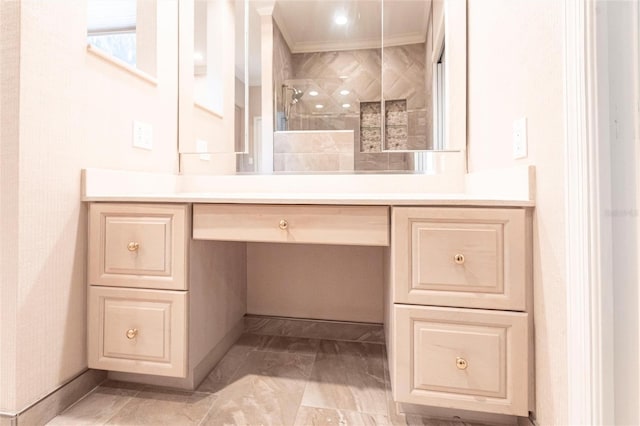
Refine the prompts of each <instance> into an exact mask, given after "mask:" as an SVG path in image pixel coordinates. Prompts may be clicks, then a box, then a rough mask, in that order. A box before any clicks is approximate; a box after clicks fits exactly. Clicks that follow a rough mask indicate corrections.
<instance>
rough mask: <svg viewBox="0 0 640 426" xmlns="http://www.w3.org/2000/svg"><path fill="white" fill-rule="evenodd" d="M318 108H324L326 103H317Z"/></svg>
mask: <svg viewBox="0 0 640 426" xmlns="http://www.w3.org/2000/svg"><path fill="white" fill-rule="evenodd" d="M316 108H317V109H322V108H324V105H322V104H317V105H316Z"/></svg>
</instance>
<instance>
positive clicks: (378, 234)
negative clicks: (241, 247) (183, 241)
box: [193, 204, 389, 246]
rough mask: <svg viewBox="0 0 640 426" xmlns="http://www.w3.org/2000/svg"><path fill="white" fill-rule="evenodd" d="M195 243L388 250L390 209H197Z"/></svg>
mask: <svg viewBox="0 0 640 426" xmlns="http://www.w3.org/2000/svg"><path fill="white" fill-rule="evenodd" d="M193 238H194V239H201V240H226V241H258V242H274V243H311V244H314V243H315V244H348V245H370V246H387V245H389V209H388V207H386V206H363V207H360V206H271V205H266V206H265V205H226V204H205V205H195V206H194V207H193Z"/></svg>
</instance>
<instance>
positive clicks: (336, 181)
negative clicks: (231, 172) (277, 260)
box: [82, 166, 535, 207]
mask: <svg viewBox="0 0 640 426" xmlns="http://www.w3.org/2000/svg"><path fill="white" fill-rule="evenodd" d="M336 188H340V191H336ZM82 200H83V201H91V202H142V203H147V202H148V203H151V202H162V203H218V204H222V203H225V204H226V203H229V204H333V205H392V206H394V205H398V206H400V205H401V206H408V205H415V206H429V205H439V206H495V207H532V206H534V205H535V202H534V199H533V167H532V166H525V167H518V168H514V169H505V170H504V171H491V172H489V173H482V174H475V175H474V174H472V175H465V176H462V177H456V176H453V177H452V176H444V175H431V176H427V175H331V176H329V175H298V176H296V175H266V176H260V175H250V176H246V175H241V176H178V175H171V174H158V173H141V172H128V171H116V170H102V169H87V170H84V171H83V197H82Z"/></svg>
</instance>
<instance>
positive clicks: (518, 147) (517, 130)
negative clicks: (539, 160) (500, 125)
mask: <svg viewBox="0 0 640 426" xmlns="http://www.w3.org/2000/svg"><path fill="white" fill-rule="evenodd" d="M526 157H527V118H526V117H522V118H519V119H517V120H516V121H514V122H513V159H514V160H517V159H520V158H526Z"/></svg>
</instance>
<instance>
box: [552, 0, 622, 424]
mask: <svg viewBox="0 0 640 426" xmlns="http://www.w3.org/2000/svg"><path fill="white" fill-rule="evenodd" d="M564 12H565V14H564V18H565V22H564V24H565V25H564V31H565V35H564V52H565V58H564V59H565V60H564V62H565V66H564V81H565V142H566V143H565V188H564V190H565V221H566V227H567V232H566V240H565V243H566V259H565V260H566V283H567V285H566V291H567V295H566V300H567V362H566V368H567V377H568V386H567V389H568V396H567V397H568V407H567V409H568V413H567V416H568V417H567V419H568V421H567V423H568V424H575V425H590V424H607V423H610V422H608V421H607V419H610V418H611V417H610V415H611V413H609V412H608V409H607V406H608V405H607V403H606V400H607V389H608V386H607V377H608V376H610V374H611V371H610V369H609V368H610V366H609V365H608V362H609V360H610V359H611V354H610V351H611V348H610V347H608V346H609V345H603V339H605V338H606V336H607V335H608V333H610V331H612V330H610V329H611V323H610V321H609V320H608V318H610V317H611V312H610V310H611V307H610V305H609V304H607V303H606V300H607V296H606V291H607V288H606V286H607V284H606V283H607V281H606V276H605V274H606V265H604V264H603V260H602V256H601V247H603V241H602V233H601V229H600V224H601V223H602V219H604V218H603V217H602V215H603V213H604V210H603V208H602V207H603V206H602V205H601V200H602V197H601V191H606V188H604V187H602V188H601V185H600V183H601V176H600V172H601V171H600V168H599V162H600V161H602V160H601V159H600V157H599V154H600V152H599V150H600V149H602V147H601V146H599V144H598V142H599V138H598V97H597V95H598V91H597V89H598V84H597V83H598V78H597V60H596V47H597V38H596V2H594V1H591V0H565V1H564ZM603 248H604V247H603ZM559 367H560V366H559Z"/></svg>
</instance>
